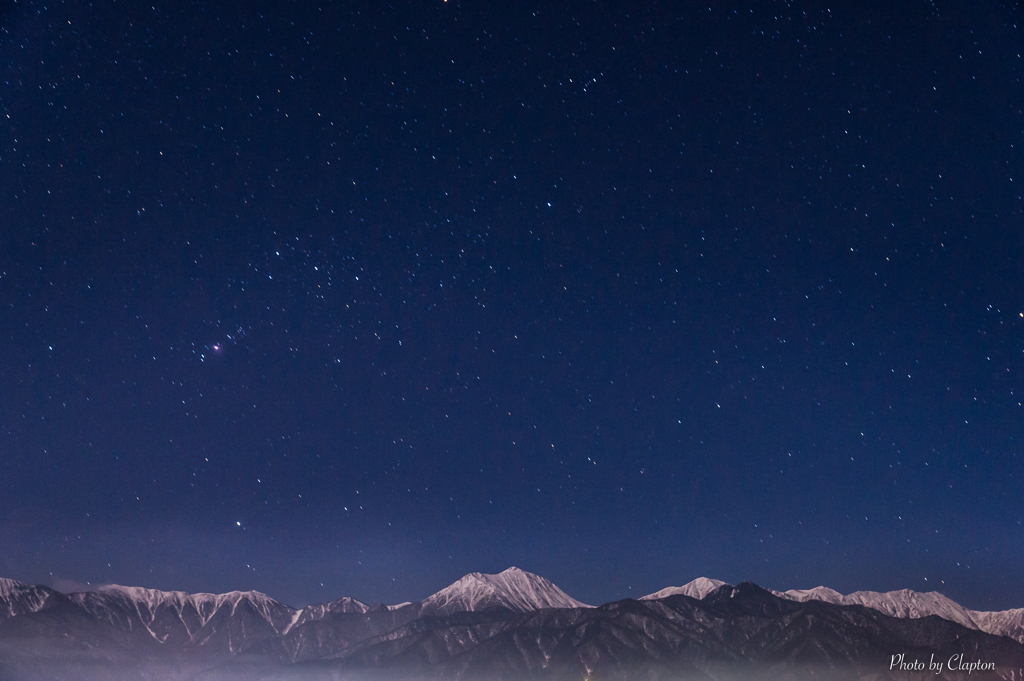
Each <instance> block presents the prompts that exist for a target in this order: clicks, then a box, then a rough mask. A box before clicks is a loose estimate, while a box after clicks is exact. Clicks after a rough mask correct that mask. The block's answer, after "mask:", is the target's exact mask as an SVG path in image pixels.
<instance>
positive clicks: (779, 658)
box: [0, 568, 1024, 681]
mask: <svg viewBox="0 0 1024 681" xmlns="http://www.w3.org/2000/svg"><path fill="white" fill-rule="evenodd" d="M812 591H815V590H812ZM665 593H667V594H668V595H663V596H659V594H665ZM806 593H809V592H802V593H800V594H795V593H789V594H788V595H787V594H781V595H780V594H775V593H773V592H770V591H767V590H765V589H762V588H761V587H759V586H757V585H755V584H751V583H743V584H740V585H738V586H730V585H728V584H723V583H717V584H716V583H715V582H714V581H713V580H695V582H691V583H690V584H688V585H686V586H684V587H673V588H670V589H667V590H663V591H662V592H658V593H657V594H651V595H650V596H648V597H645V598H643V599H641V600H624V601H618V602H615V603H608V604H605V605H601V606H598V607H591V606H587V605H584V604H582V603H580V602H579V601H577V600H575V599H573V598H572V597H570V596H568V595H567V594H565V592H563V591H562V590H561V589H559V588H558V587H556V586H555V585H554V584H552V583H551V582H549V581H547V580H545V579H543V578H542V577H539V576H537V575H532V574H530V573H527V572H523V571H521V570H517V569H515V568H512V569H510V570H506V571H505V572H502V573H500V574H498V575H483V574H480V573H474V574H471V575H467V576H466V577H463V578H462V579H460V580H459V581H457V582H456V583H455V584H452V585H451V586H449V587H447V588H445V589H443V590H441V591H440V592H438V593H437V594H434V595H433V596H430V597H428V598H427V599H425V600H423V601H420V602H418V603H410V604H403V605H401V606H398V607H394V606H392V607H389V606H384V605H381V604H377V605H374V606H367V605H365V604H363V603H360V602H359V601H356V600H354V599H339V600H338V601H334V602H332V603H328V604H322V605H316V606H310V607H308V608H302V609H294V608H290V607H288V606H286V605H283V604H281V603H278V602H277V601H274V600H273V599H271V598H269V597H268V596H266V595H264V594H260V593H257V592H232V593H230V594H220V595H213V594H186V593H182V592H160V591H153V590H148V589H137V588H128V587H108V588H105V589H101V590H99V591H94V592H87V593H80V594H69V595H65V594H60V593H58V592H56V591H53V590H52V589H48V588H47V587H36V586H31V585H26V584H20V583H18V582H12V581H11V580H4V581H3V582H0V679H3V680H4V681H41V680H42V679H82V680H85V681H91V680H93V679H95V680H97V681H98V680H99V679H105V680H113V681H121V680H124V681H127V680H129V679H132V680H135V679H149V678H160V679H169V680H172V681H179V680H180V681H185V680H186V679H194V680H196V681H198V680H200V679H203V680H209V681H214V680H218V681H219V680H221V679H236V678H237V679H243V678H244V679H267V680H270V679H294V680H298V679H349V680H351V681H356V680H364V679H365V680H380V681H385V680H391V681H399V680H409V681H411V680H412V679H417V680H420V679H436V680H438V681H440V680H442V679H465V680H467V681H469V680H472V681H476V680H478V679H479V680H480V681H483V679H494V680H502V679H507V680H509V681H512V680H513V679H516V680H519V679H537V680H542V679H543V680H551V681H561V680H562V679H566V680H568V679H576V680H579V679H607V680H615V679H621V680H622V681H625V680H627V679H648V680H651V681H654V680H662V679H663V680H665V681H669V680H675V679H736V680H737V681H739V680H740V679H748V678H749V679H753V678H759V679H780V680H782V679H804V678H807V679H812V678H814V679H868V678H871V679H878V680H881V679H905V678H925V674H927V675H928V678H933V677H935V676H936V675H937V674H936V672H935V671H934V670H929V669H928V665H929V664H931V665H935V664H939V665H940V666H941V669H940V670H939V671H940V672H941V678H944V679H960V678H962V679H987V678H993V679H1014V680H1016V679H1022V678H1024V645H1022V644H1021V643H1020V642H1018V641H1015V640H1013V639H1012V638H1009V637H1005V636H996V635H993V634H990V633H986V632H985V631H983V630H980V628H979V627H977V626H973V627H972V626H968V624H965V623H964V622H962V621H957V620H956V619H950V618H944V617H940V616H938V615H935V614H928V613H926V612H925V611H924V610H922V609H918V610H915V611H913V613H914V614H913V615H909V614H904V615H900V616H893V615H892V614H891V613H887V612H884V611H883V610H881V609H880V608H879V607H873V606H868V605H865V603H864V602H851V603H846V602H843V599H844V598H847V597H843V596H841V595H839V594H836V593H835V592H831V594H828V593H825V592H823V591H822V592H818V593H817V594H816V595H814V596H806ZM894 593H896V592H894ZM912 593H913V592H911V594H912ZM816 596H821V597H816ZM851 596H852V595H851ZM923 596H929V595H923ZM858 598H861V597H858ZM882 600H885V599H882ZM861 601H865V602H871V603H876V604H877V602H880V601H878V600H877V599H875V600H872V599H871V598H867V597H864V598H861ZM912 601H914V597H913V596H912V595H910V594H905V595H904V597H903V600H902V601H901V600H899V599H898V598H896V597H892V598H890V599H889V600H888V601H885V602H891V603H906V602H912ZM917 601H919V602H921V603H928V604H931V606H930V607H939V606H938V605H936V604H939V605H942V606H943V607H946V606H948V604H945V603H943V602H942V601H939V600H937V599H935V598H933V597H931V596H929V598H923V599H917ZM949 603H952V601H949ZM892 607H894V608H895V606H892ZM894 612H901V613H902V612H910V611H905V610H894ZM950 612H954V611H950ZM1011 612H1012V611H1011ZM954 614H955V612H954ZM951 616H953V615H951ZM975 624H977V622H975ZM958 656H959V657H958ZM972 663H973V664H974V665H975V666H974V667H970V664H972ZM918 665H920V666H921V667H922V669H919V668H918Z"/></svg>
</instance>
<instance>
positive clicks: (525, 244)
mask: <svg viewBox="0 0 1024 681" xmlns="http://www.w3.org/2000/svg"><path fill="white" fill-rule="evenodd" d="M627 5H628V6H627ZM1020 22H1021V10H1020V9H1019V8H1018V7H1016V6H1011V5H1010V4H1009V3H953V2H942V1H936V2H907V3H898V4H895V5H891V6H874V5H873V6H870V7H869V6H867V5H863V4H862V3H840V4H835V5H831V6H830V7H827V8H826V7H824V6H819V7H814V8H808V9H805V8H803V7H797V6H793V5H791V4H790V3H786V2H764V3H757V4H756V6H753V7H751V6H745V5H739V4H715V3H711V4H705V5H700V6H697V5H686V6H684V5H683V4H680V3H657V4H656V3H640V4H635V3H634V4H629V3H627V4H626V5H623V4H615V3H604V2H569V3H558V4H557V6H553V5H550V4H537V3H534V4H515V5H513V6H506V5H504V4H501V3H498V4H495V3H491V4H489V5H482V4H472V3H468V2H465V1H456V0H448V1H446V2H445V1H441V0H438V1H437V2H424V3H419V2H418V3H409V2H396V3H391V4H387V3H384V4H382V3H369V2H345V3H342V2H324V3H320V4H316V3H298V4H294V3H293V4H287V3H286V4H280V3H276V4H270V3H264V4H261V3H255V4H252V3H250V4H241V5H240V4H237V3H234V4H230V5H229V4H226V3H218V2H205V3H171V2H166V1H164V0H157V1H156V2H150V3H145V5H144V6H143V5H136V4H132V3H126V2H123V1H120V0H119V1H114V0H95V1H94V2H93V3H92V4H88V3H76V2H67V1H64V2H62V1H60V0H54V1H50V2H41V1H39V0H18V2H10V3H5V4H4V5H3V6H2V7H0V53H2V54H3V55H4V59H3V62H2V64H3V65H2V67H0V70H2V77H0V122H2V123H0V131H2V132H0V575H2V576H4V577H7V578H11V579H15V580H18V581H20V582H24V583H28V584H46V585H49V586H52V587H54V588H56V589H57V590H58V591H62V592H73V591H85V590H90V589H93V588H94V587H96V586H98V585H106V584H124V585H129V586H137V587H147V588H154V589H161V590H165V591H186V592H191V593H224V592H229V591H233V590H240V591H246V590H258V591H260V592H263V593H266V594H268V595H269V596H271V597H272V598H273V599H276V600H277V601H280V602H282V603H285V604H288V605H290V606H294V607H296V608H298V607H301V606H305V605H308V604H316V603H327V602H331V601H333V600H334V599H336V598H339V597H341V596H349V597H352V598H356V599H359V600H360V601H362V602H364V603H367V604H373V603H375V602H383V603H389V604H397V603H402V602H405V601H410V602H417V601H418V600H419V599H422V598H424V597H425V595H427V594H431V593H435V592H437V591H438V590H440V589H442V588H444V587H445V586H446V585H448V584H451V583H452V582H455V581H456V580H458V579H459V578H460V577H461V576H462V575H465V574H467V573H471V572H476V571H480V572H482V573H499V572H501V571H502V570H504V569H505V568H507V567H508V566H509V565H518V566H520V567H522V568H523V569H524V570H529V571H530V572H532V573H537V574H541V575H544V577H546V578H547V579H550V580H551V581H552V582H554V583H555V584H558V585H559V586H560V587H561V588H562V589H565V591H566V592H567V593H568V594H571V595H572V598H575V599H579V601H581V602H584V603H590V604H601V603H607V602H610V601H614V600H617V599H622V598H639V597H640V596H643V595H645V594H650V593H653V592H656V591H658V590H659V589H663V588H665V587H666V586H667V585H681V584H684V583H686V582H688V581H689V580H691V579H693V578H695V577H697V576H699V575H706V576H708V577H714V578H717V579H720V580H724V581H725V582H728V583H730V584H734V585H739V584H741V583H742V582H744V581H745V580H750V581H752V582H755V583H757V584H760V585H763V586H764V587H766V588H771V589H776V590H778V591H786V590H789V589H811V588H813V587H815V586H818V585H824V586H827V587H829V588H831V589H834V590H836V592H838V593H842V594H851V593H853V592H857V591H874V592H888V591H895V590H901V589H912V590H914V591H915V592H919V593H927V592H932V591H936V592H939V593H941V594H944V595H945V596H946V597H948V598H949V599H952V601H954V602H955V603H958V604H960V606H962V608H963V609H966V610H970V611H978V612H989V611H1006V610H1010V609H1013V608H1020V607H1022V606H1024V600H1022V597H1021V591H1020V585H1021V584H1024V560H1022V558H1024V524H1022V523H1024V507H1022V505H1021V504H1020V497H1021V491H1022V483H1024V459H1022V454H1021V440H1022V437H1024V432H1022V431H1024V407H1022V406H1021V403H1022V391H1024V386H1022V385H1021V376H1022V375H1024V374H1022V372H1024V343H1022V339H1021V333H1022V330H1024V300H1022V293H1024V288H1022V286H1021V282H1022V281H1024V271H1022V262H1024V259H1022V255H1024V250H1022V247H1024V241H1022V239H1024V237H1022V234H1024V232H1022V231H1021V225H1022V211H1021V209H1022V201H1021V191H1022V185H1024V173H1022V170H1024V169H1022V165H1021V154H1020V150H1021V145H1022V144H1024V139H1022V137H1024V133H1022V131H1024V114H1022V109H1021V103H1022V102H1024V89H1022V85H1021V81H1020V74H1021V68H1022V65H1024V61H1022V58H1021V56H1020V55H1021V46H1022V44H1024V41H1022V35H1021V23H1020ZM826 600H827V599H826ZM832 604H833V605H836V603H832ZM641 605H642V604H641ZM637 607H641V606H637ZM644 607H646V606H644ZM694 607H696V606H694ZM787 607H788V606H787ZM815 607H817V606H815ZM822 607H824V606H822Z"/></svg>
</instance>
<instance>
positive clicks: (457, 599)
mask: <svg viewBox="0 0 1024 681" xmlns="http://www.w3.org/2000/svg"><path fill="white" fill-rule="evenodd" d="M589 607H592V606H589V605H587V604H585V603H581V602H580V601H577V600H576V599H575V598H573V597H571V596H569V595H568V594H567V593H565V592H564V591H562V590H561V589H559V588H558V587H557V586H555V585H554V584H552V583H551V582H549V581H548V580H546V579H544V578H543V577H540V576H538V575H535V574H532V573H529V572H525V571H523V570H520V569H519V568H516V567H510V568H508V569H507V570H505V571H503V572H501V573H499V574H496V575H486V574H482V573H480V572H473V573H470V574H468V575H466V576H465V577H463V578H462V579H460V580H459V581H457V582H455V583H454V584H452V585H451V586H449V587H446V588H444V589H441V590H440V591H438V592H437V593H436V594H434V595H433V596H430V597H429V598H427V599H426V600H424V601H422V602H421V603H420V612H422V613H424V614H443V615H448V614H451V613H453V612H464V611H472V612H479V611H483V610H490V609H493V608H508V609H509V610H513V611H515V612H531V611H533V610H540V609H543V608H589Z"/></svg>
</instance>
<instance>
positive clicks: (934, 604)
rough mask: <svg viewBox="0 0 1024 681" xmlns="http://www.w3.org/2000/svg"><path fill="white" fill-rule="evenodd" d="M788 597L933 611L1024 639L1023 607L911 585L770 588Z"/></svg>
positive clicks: (923, 613) (901, 612) (916, 614)
mask: <svg viewBox="0 0 1024 681" xmlns="http://www.w3.org/2000/svg"><path fill="white" fill-rule="evenodd" d="M772 593H774V594H775V595H776V596H780V597H781V598H787V599H789V600H791V601H801V602H803V601H809V600H816V601H825V602H827V603H833V604H835V605H863V606H864V607H866V608H871V609H872V610H877V611H879V612H881V613H884V614H886V615H889V616H890V617H902V618H908V619H917V618H921V617H928V616H929V615H937V616H939V617H941V618H942V619H945V620H949V621H951V622H956V623H957V624H961V625H963V626H965V627H967V628H969V629H978V630H980V631H984V632H986V633H989V634H996V635H997V636H1009V637H1010V638H1013V639H1015V640H1017V641H1020V642H1022V643H1024V608H1018V609H1016V610H1004V611H1002V612H979V611H977V610H969V609H967V608H965V607H964V606H962V605H960V604H959V603H957V602H956V601H953V600H951V599H949V598H947V597H946V596H943V595H942V594H940V593H938V592H937V591H929V592H926V593H921V592H919V591H913V590H911V589H900V590H899V591H886V592H878V591H855V592H854V593H852V594H847V595H845V596H844V595H843V594H840V593H839V592H838V591H835V590H833V589H829V588H828V587H824V586H818V587H815V588H813V589H790V590H789V591H773V592H772Z"/></svg>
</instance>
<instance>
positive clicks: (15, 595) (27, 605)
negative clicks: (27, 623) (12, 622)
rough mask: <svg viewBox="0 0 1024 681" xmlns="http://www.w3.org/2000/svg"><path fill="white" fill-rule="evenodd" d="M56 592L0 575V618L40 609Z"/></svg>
mask: <svg viewBox="0 0 1024 681" xmlns="http://www.w3.org/2000/svg"><path fill="white" fill-rule="evenodd" d="M56 593H57V592H56V591H53V590H52V589H49V588H47V587H45V586H39V585H36V584H25V583H24V582H19V581H16V580H13V579H5V578H3V577H0V619H5V618H8V617H14V616H16V615H22V614H25V613H29V612H36V611H38V610H42V609H43V607H44V606H45V605H46V603H47V602H48V601H49V600H50V598H52V597H53V596H54V595H55V594H56Z"/></svg>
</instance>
